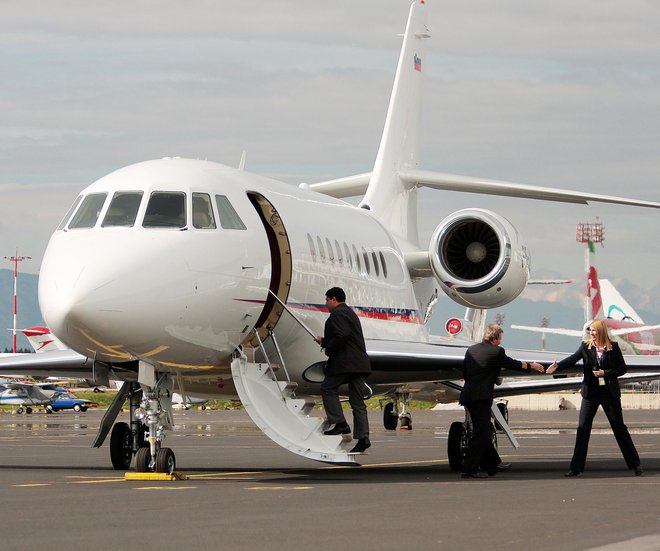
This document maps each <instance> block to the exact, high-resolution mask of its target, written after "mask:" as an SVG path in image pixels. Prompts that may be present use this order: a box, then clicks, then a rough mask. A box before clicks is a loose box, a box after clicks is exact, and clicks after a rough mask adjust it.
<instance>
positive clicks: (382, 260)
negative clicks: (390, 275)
mask: <svg viewBox="0 0 660 551" xmlns="http://www.w3.org/2000/svg"><path fill="white" fill-rule="evenodd" d="M378 256H380V263H381V264H382V266H383V277H384V278H385V279H387V264H386V263H385V255H384V254H383V251H378Z"/></svg>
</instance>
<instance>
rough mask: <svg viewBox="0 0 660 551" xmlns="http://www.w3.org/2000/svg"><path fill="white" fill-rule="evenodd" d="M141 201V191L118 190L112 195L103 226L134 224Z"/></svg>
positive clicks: (127, 225)
mask: <svg viewBox="0 0 660 551" xmlns="http://www.w3.org/2000/svg"><path fill="white" fill-rule="evenodd" d="M141 201H142V192H141V191H118V192H116V193H115V194H114V195H113V196H112V201H110V206H109V207H108V212H106V213H105V218H104V219H103V223H102V224H101V226H102V227H104V228H106V227H108V226H126V227H132V226H134V225H135V219H136V218H137V213H138V209H139V208H140V202H141Z"/></svg>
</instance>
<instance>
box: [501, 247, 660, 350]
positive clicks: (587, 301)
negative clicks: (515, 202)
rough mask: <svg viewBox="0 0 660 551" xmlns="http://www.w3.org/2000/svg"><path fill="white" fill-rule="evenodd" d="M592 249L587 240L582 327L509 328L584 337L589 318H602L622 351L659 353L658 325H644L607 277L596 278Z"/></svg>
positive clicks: (520, 326) (521, 326)
mask: <svg viewBox="0 0 660 551" xmlns="http://www.w3.org/2000/svg"><path fill="white" fill-rule="evenodd" d="M594 254H595V249H594V247H593V243H592V242H591V241H589V242H588V243H587V248H586V251H585V266H586V283H587V285H586V294H585V297H584V325H583V327H582V329H562V328H556V327H532V326H528V325H511V329H520V330H522V331H533V332H536V333H545V334H555V335H564V336H569V337H580V338H584V337H585V336H586V335H587V328H588V327H589V324H590V323H591V321H592V320H596V319H602V320H604V321H605V323H606V324H607V327H608V329H609V332H610V335H611V336H612V338H613V339H614V340H615V341H616V342H618V343H619V347H620V348H621V351H622V352H623V354H627V355H639V354H641V355H653V356H657V355H660V325H648V324H646V323H644V320H642V317H641V316H640V315H639V314H638V313H637V312H636V311H635V309H634V308H633V307H632V306H631V305H630V304H628V302H626V300H625V299H624V298H623V297H622V296H621V294H620V293H619V292H618V291H617V290H616V288H615V287H614V285H613V284H612V282H611V281H609V280H608V279H599V277H598V270H597V269H596V265H595V262H594Z"/></svg>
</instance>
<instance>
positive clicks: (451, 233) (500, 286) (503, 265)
mask: <svg viewBox="0 0 660 551" xmlns="http://www.w3.org/2000/svg"><path fill="white" fill-rule="evenodd" d="M429 260H430V262H431V269H432V270H433V275H434V276H435V279H436V280H437V281H438V283H439V284H440V286H441V287H442V289H443V291H444V292H445V293H446V294H447V295H448V296H449V297H450V298H451V299H452V300H454V301H455V302H458V303H459V304H462V305H463V306H468V307H470V308H496V307H498V306H502V305H504V304H507V303H509V302H511V301H512V300H513V299H514V298H516V297H517V296H518V295H519V294H520V293H522V292H523V290H524V289H525V286H526V285H527V280H528V279H529V255H528V253H527V248H526V247H525V245H523V243H522V239H521V238H520V234H519V233H518V230H516V228H514V227H513V225H512V224H511V222H509V221H508V220H507V219H506V218H504V217H502V216H500V215H498V214H495V213H494V212H491V211H488V210H484V209H464V210H459V211H457V212H455V213H453V214H451V215H449V216H448V217H447V218H445V219H444V220H443V221H442V222H441V223H440V225H439V226H438V227H437V228H436V229H435V231H434V232H433V236H432V237H431V243H430V245H429Z"/></svg>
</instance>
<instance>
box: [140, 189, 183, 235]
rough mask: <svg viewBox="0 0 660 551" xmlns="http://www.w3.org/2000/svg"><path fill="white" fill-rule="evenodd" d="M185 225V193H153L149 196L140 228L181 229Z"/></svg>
mask: <svg viewBox="0 0 660 551" xmlns="http://www.w3.org/2000/svg"><path fill="white" fill-rule="evenodd" d="M185 225H186V194H185V193H182V192H180V191H155V192H153V193H152V194H151V197H150V198H149V204H148V205H147V212H146V213H145V215H144V222H143V223H142V226H144V227H145V228H183V227H185Z"/></svg>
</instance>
